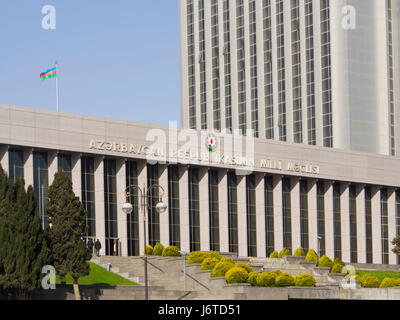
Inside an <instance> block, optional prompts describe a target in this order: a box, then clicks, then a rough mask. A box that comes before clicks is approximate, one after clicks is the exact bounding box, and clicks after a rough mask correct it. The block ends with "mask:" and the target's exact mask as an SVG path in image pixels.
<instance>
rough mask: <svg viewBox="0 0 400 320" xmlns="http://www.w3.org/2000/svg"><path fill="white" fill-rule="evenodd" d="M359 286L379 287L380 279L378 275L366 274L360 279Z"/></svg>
mask: <svg viewBox="0 0 400 320" xmlns="http://www.w3.org/2000/svg"><path fill="white" fill-rule="evenodd" d="M361 286H362V287H363V288H379V286H380V281H379V279H378V277H375V276H371V275H369V274H366V275H364V276H363V277H362V279H361Z"/></svg>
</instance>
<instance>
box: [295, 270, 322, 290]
mask: <svg viewBox="0 0 400 320" xmlns="http://www.w3.org/2000/svg"><path fill="white" fill-rule="evenodd" d="M316 283H317V281H316V280H315V279H314V277H313V276H312V275H311V274H308V273H301V274H298V275H297V276H295V277H294V284H295V286H296V287H315V284H316Z"/></svg>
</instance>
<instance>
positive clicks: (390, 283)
mask: <svg viewBox="0 0 400 320" xmlns="http://www.w3.org/2000/svg"><path fill="white" fill-rule="evenodd" d="M399 285H400V283H399V281H397V279H393V278H385V279H383V280H382V282H381V284H380V285H379V288H390V287H398V286H399Z"/></svg>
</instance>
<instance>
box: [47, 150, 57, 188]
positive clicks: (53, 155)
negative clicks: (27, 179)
mask: <svg viewBox="0 0 400 320" xmlns="http://www.w3.org/2000/svg"><path fill="white" fill-rule="evenodd" d="M48 159H49V169H48V170H49V186H51V185H52V184H53V181H54V175H55V174H56V173H57V171H58V152H57V151H49V152H48Z"/></svg>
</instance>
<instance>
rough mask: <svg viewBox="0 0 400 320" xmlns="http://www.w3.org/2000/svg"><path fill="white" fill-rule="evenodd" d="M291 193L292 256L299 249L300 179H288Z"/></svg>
mask: <svg viewBox="0 0 400 320" xmlns="http://www.w3.org/2000/svg"><path fill="white" fill-rule="evenodd" d="M290 184H291V186H292V191H291V195H290V200H291V214H292V219H291V220H292V254H293V253H294V251H295V250H296V249H297V248H300V247H301V231H300V178H298V177H292V178H291V179H290Z"/></svg>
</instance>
